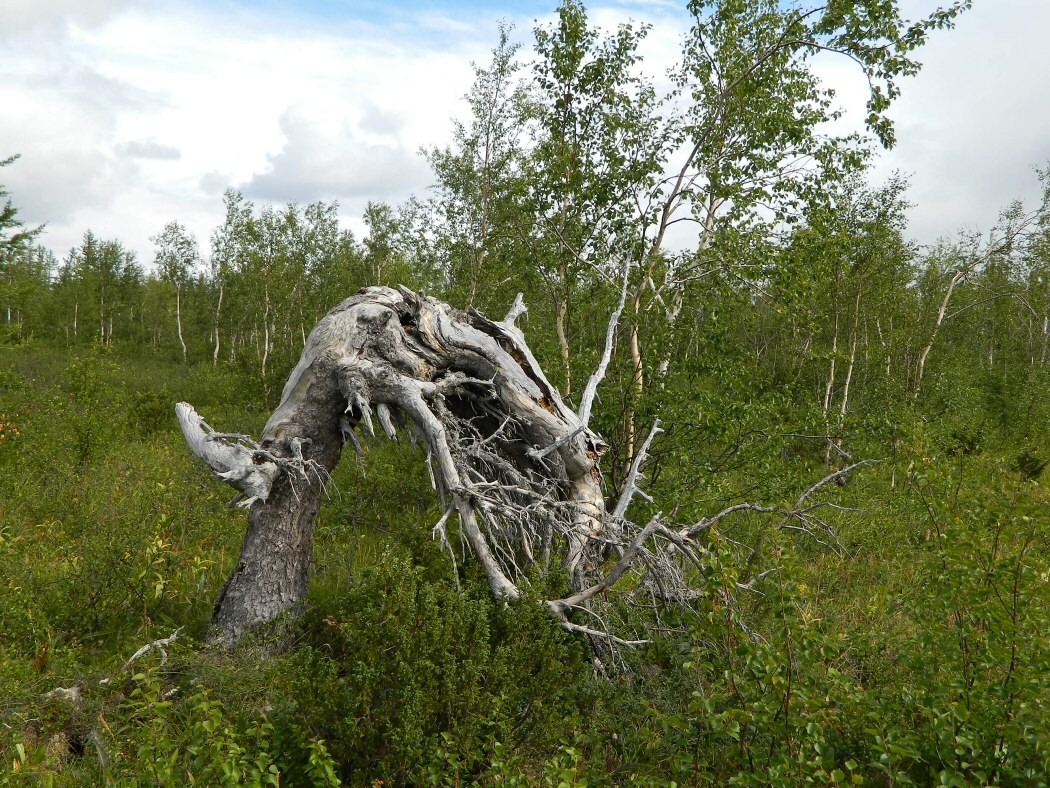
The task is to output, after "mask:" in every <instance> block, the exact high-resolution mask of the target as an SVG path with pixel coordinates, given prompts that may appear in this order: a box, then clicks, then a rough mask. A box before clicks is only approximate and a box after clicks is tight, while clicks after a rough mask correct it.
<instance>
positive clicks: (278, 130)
mask: <svg viewBox="0 0 1050 788" xmlns="http://www.w3.org/2000/svg"><path fill="white" fill-rule="evenodd" d="M908 2H909V3H913V0H908ZM914 4H916V5H917V4H918V3H917V0H914ZM554 5H555V4H554V3H553V2H551V3H550V4H549V7H548V6H544V7H543V8H544V10H545V11H546V10H549V9H553V7H554ZM926 5H928V4H926ZM975 5H976V7H975V9H974V10H973V11H972V12H970V13H969V14H966V15H964V16H963V17H962V19H961V20H960V23H959V29H958V30H956V31H952V32H944V33H937V34H935V35H934V36H933V38H932V40H931V43H930V45H929V46H928V47H927V48H926V49H925V50H924V51H923V52H922V53H921V57H922V59H923V60H924V61H926V63H927V66H926V69H925V70H924V71H923V73H922V74H921V75H920V76H919V77H918V78H916V79H914V80H908V81H905V82H904V83H903V85H902V87H903V89H904V95H903V97H902V98H901V99H900V101H899V102H898V105H897V106H895V108H894V110H893V115H894V117H895V118H897V121H898V138H899V146H898V148H897V149H896V150H895V151H894V152H892V153H891V154H889V155H887V156H885V157H884V158H883V159H882V160H881V162H880V164H879V172H880V173H881V174H887V173H888V172H889V171H890V170H893V169H901V170H904V171H905V172H908V173H912V182H913V184H914V185H913V189H912V190H911V192H910V195H909V196H910V198H911V199H912V201H913V202H915V203H917V208H916V209H915V210H914V211H913V213H912V217H913V221H914V227H913V229H914V231H915V233H916V234H918V235H919V237H920V238H922V239H923V240H932V238H933V237H935V236H936V235H939V234H942V233H947V232H951V231H952V230H954V229H955V228H956V227H958V226H961V225H971V226H972V225H975V224H976V225H980V226H981V227H987V226H989V225H990V224H991V223H992V222H993V221H994V218H995V215H996V212H997V210H998V208H1000V207H1002V206H1004V205H1006V204H1007V203H1009V201H1010V200H1011V199H1013V198H1015V197H1019V196H1030V195H1031V194H1032V193H1033V192H1034V189H1035V178H1034V176H1033V175H1032V173H1031V168H1032V167H1033V166H1036V165H1041V164H1044V163H1045V162H1046V160H1047V159H1050V133H1048V126H1050V104H1048V103H1047V102H1044V101H1041V100H1040V95H1039V88H1038V87H1037V86H1039V85H1042V84H1045V83H1046V82H1048V81H1050V59H1047V58H1046V57H1045V56H1044V55H1043V54H1042V52H1043V44H1042V41H1041V40H1040V39H1041V35H1042V33H1041V31H1044V30H1046V29H1048V28H1050V3H1035V2H1031V0H1028V1H1027V2H1026V0H996V2H995V3H994V4H993V3H988V4H975ZM680 6H681V4H680V3H679V2H677V0H676V2H674V3H673V4H669V3H668V2H667V0H632V1H630V2H624V1H622V0H607V2H605V3H604V4H603V5H597V4H594V5H593V7H592V8H591V9H590V15H591V18H592V21H594V22H596V23H598V24H601V25H603V26H604V27H606V28H607V29H609V28H612V27H614V26H615V25H616V24H617V23H619V22H622V21H625V20H627V19H628V18H630V17H632V16H633V17H635V18H638V17H641V16H645V17H646V18H649V19H650V20H652V21H654V22H655V23H656V24H655V27H654V29H653V30H652V31H651V32H650V34H649V36H648V39H647V41H646V43H645V45H644V54H645V63H646V68H647V70H648V71H649V72H650V73H651V74H652V75H653V76H654V77H656V78H657V79H660V78H661V77H663V73H664V71H665V70H666V68H667V66H669V65H670V64H671V63H672V62H673V61H674V59H675V58H676V57H677V54H678V51H679V46H680V35H681V32H682V31H683V29H684V27H685V24H686V20H685V14H684V13H683V11H682V10H681V8H680ZM271 8H272V9H274V10H271V11H269V12H264V11H255V10H252V9H251V8H250V7H238V6H237V5H234V4H228V3H227V4H204V3H200V2H198V3H196V4H195V3H194V2H193V0H175V1H174V2H173V3H167V4H163V5H161V4H159V3H158V4H151V3H148V2H135V1H134V0H35V1H34V2H30V0H14V1H13V2H12V0H0V20H3V21H2V22H0V106H3V107H4V112H3V113H0V158H4V157H6V156H8V155H11V154H14V153H21V154H23V157H22V159H21V160H20V161H18V162H17V163H15V164H14V165H12V166H10V167H7V168H4V170H3V171H0V179H2V180H0V182H2V183H4V184H5V186H6V187H7V188H8V189H9V190H10V191H11V193H12V196H13V197H14V199H15V202H16V204H17V205H18V206H19V207H20V208H21V210H22V215H23V216H24V217H25V218H26V219H27V221H31V222H34V223H39V222H45V221H46V222H48V223H49V226H48V229H47V232H46V234H45V236H44V238H43V240H44V242H45V243H47V244H49V245H51V246H52V247H53V248H54V249H55V250H56V251H59V250H65V249H67V248H69V246H71V245H73V244H74V243H77V242H78V241H79V239H80V237H81V236H82V234H83V232H84V231H85V230H86V229H88V228H91V229H92V230H94V231H95V232H98V233H99V234H101V235H104V236H106V237H115V238H119V239H121V240H122V241H124V242H125V243H127V244H128V245H129V246H131V247H132V248H134V249H136V250H137V251H138V252H139V254H140V257H142V258H143V259H147V260H148V259H149V258H150V257H151V254H152V246H151V244H150V243H149V242H148V238H149V236H150V235H153V234H155V233H156V232H158V231H159V230H160V229H161V228H162V227H163V225H164V223H165V222H167V221H170V220H172V219H178V220H180V221H182V222H183V223H185V224H187V226H189V227H190V229H192V230H194V231H195V232H196V233H197V234H198V236H199V237H200V238H201V241H202V245H204V246H206V244H207V237H208V235H209V233H210V231H211V229H213V228H214V227H215V226H216V225H217V224H218V223H219V221H220V220H221V214H222V203H221V193H222V191H223V189H225V188H226V187H227V186H230V185H233V186H235V187H237V186H238V185H239V186H240V187H241V188H243V189H244V190H245V192H246V194H248V195H249V196H253V197H255V198H258V199H265V200H271V201H273V202H274V203H278V204H280V203H284V202H287V201H293V200H294V201H299V202H307V201H312V200H316V199H325V200H333V199H337V200H339V201H340V203H341V205H342V211H343V213H344V215H345V216H346V217H353V216H359V215H360V213H361V211H362V210H363V208H364V205H365V203H366V202H367V201H368V200H369V199H381V200H387V201H391V202H396V201H398V200H400V199H403V198H404V197H405V196H407V195H408V194H409V193H417V194H421V193H423V192H424V190H425V188H426V186H427V183H428V180H429V177H428V171H427V168H426V166H425V163H424V162H423V161H422V159H421V158H420V157H419V155H418V150H419V149H420V147H432V146H439V145H442V144H445V143H447V141H448V137H449V132H450V129H451V118H452V117H453V116H458V117H462V116H463V115H464V113H465V104H464V103H463V102H462V101H461V98H462V96H463V95H464V94H465V93H466V92H467V91H468V90H469V88H470V84H471V81H472V76H473V75H472V70H471V65H470V64H471V62H472V61H476V62H478V63H480V64H485V63H487V62H488V60H489V53H490V51H491V49H492V47H493V46H494V45H495V44H496V42H497V24H498V22H499V20H500V18H501V16H502V15H503V13H504V12H503V11H502V9H500V8H497V7H494V9H493V11H492V12H491V13H487V12H485V11H484V10H479V9H478V7H477V6H473V7H472V9H471V10H470V11H469V12H468V11H456V12H453V11H449V12H447V13H444V14H441V13H436V12H433V11H429V12H427V13H421V14H413V13H412V11H413V9H412V8H400V7H399V8H392V9H387V8H384V10H383V11H382V12H381V13H382V15H383V16H382V18H379V17H377V14H378V13H380V12H377V11H376V10H375V8H372V16H371V17H369V18H368V19H367V20H365V19H362V20H353V19H347V18H345V17H344V18H339V19H337V20H336V21H334V22H333V21H332V20H329V19H324V20H321V19H311V18H310V17H309V16H308V15H307V14H306V12H305V11H304V10H302V8H300V9H298V10H295V9H292V10H291V11H289V10H287V9H286V10H284V11H279V10H277V9H279V8H280V7H279V6H277V5H274V6H272V7H271ZM303 8H305V6H304V7H303ZM291 13H295V14H297V16H289V14H291ZM278 14H284V15H283V16H278ZM543 19H544V20H547V21H549V20H550V19H551V16H550V15H549V14H548V15H547V16H545V17H544V18H543ZM1019 20H1020V21H1019ZM511 21H512V22H514V21H516V22H517V28H516V31H515V36H516V37H517V38H519V39H521V40H523V41H525V43H526V46H525V49H524V50H523V53H522V54H523V55H524V56H527V55H528V42H529V41H530V40H531V29H532V27H533V24H534V20H533V19H532V18H531V17H529V18H524V19H518V20H513V19H512V20H511ZM836 68H837V67H836ZM833 70H834V69H833ZM829 73H831V72H829ZM841 73H842V74H845V75H847V76H845V77H843V78H842V79H841V80H840V81H836V85H838V86H840V91H841V98H842V100H843V103H844V104H846V105H849V106H854V107H862V106H863V100H864V96H863V92H864V82H863V77H861V76H859V75H857V74H855V73H853V72H852V71H850V70H849V69H847V68H845V67H843V68H842V72H841ZM850 74H852V76H849V75H850ZM836 79H837V77H836ZM852 122H854V124H856V122H857V121H856V118H854V119H853V120H852Z"/></svg>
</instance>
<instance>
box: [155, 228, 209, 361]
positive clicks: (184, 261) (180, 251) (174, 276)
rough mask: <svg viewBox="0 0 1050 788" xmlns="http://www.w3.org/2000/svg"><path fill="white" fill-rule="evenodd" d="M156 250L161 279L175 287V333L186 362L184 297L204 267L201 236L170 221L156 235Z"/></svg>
mask: <svg viewBox="0 0 1050 788" xmlns="http://www.w3.org/2000/svg"><path fill="white" fill-rule="evenodd" d="M150 240H152V241H153V244H154V246H155V248H156V249H155V252H154V257H153V263H154V265H155V266H156V267H157V275H158V276H159V277H160V279H161V281H164V282H167V283H168V284H170V285H171V286H172V287H174V288H175V332H176V335H177V336H178V339H179V347H180V348H181V349H182V361H183V363H186V362H187V361H188V360H189V357H188V355H187V350H186V339H185V337H184V336H183V330H182V313H183V297H184V290H185V289H186V286H187V285H188V284H189V283H190V282H191V281H192V279H193V278H194V275H195V274H196V273H197V269H198V268H199V266H200V263H201V259H200V251H199V250H198V248H197V239H196V238H194V237H193V235H192V234H190V232H189V231H188V230H187V229H186V228H185V227H183V226H182V225H181V224H179V223H178V222H169V223H168V224H166V225H165V226H164V229H163V230H162V231H161V232H160V233H159V234H158V235H155V236H153V237H152V238H151V239H150Z"/></svg>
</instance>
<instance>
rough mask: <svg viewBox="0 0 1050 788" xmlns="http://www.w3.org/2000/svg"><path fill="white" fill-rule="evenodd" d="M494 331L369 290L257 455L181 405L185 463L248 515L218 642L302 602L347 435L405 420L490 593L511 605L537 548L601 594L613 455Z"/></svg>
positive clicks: (219, 619) (308, 363) (336, 314)
mask: <svg viewBox="0 0 1050 788" xmlns="http://www.w3.org/2000/svg"><path fill="white" fill-rule="evenodd" d="M523 310H524V305H523V304H522V303H521V302H520V301H519V302H516V304H515V306H514V307H513V308H512V310H511V313H510V314H509V315H508V318H507V319H506V320H505V321H503V322H500V323H496V322H493V321H491V320H489V319H488V318H486V317H484V316H483V315H481V314H480V313H477V312H470V313H464V312H459V311H457V310H454V309H452V308H451V307H449V306H448V305H446V304H443V303H441V302H439V301H436V300H434V299H431V298H428V297H426V296H424V295H421V294H417V293H414V292H412V291H409V290H407V289H404V288H402V289H400V290H393V289H390V288H382V287H373V288H366V289H364V290H362V291H361V292H359V293H357V294H356V295H354V296H353V297H351V298H348V299H347V300H346V301H344V302H343V303H341V304H340V305H339V306H337V307H336V308H335V309H333V310H332V311H331V312H329V314H328V315H326V316H325V317H324V318H323V319H322V320H321V322H320V323H318V325H317V326H316V327H315V328H314V330H313V331H312V332H311V334H310V336H309V338H308V340H307V343H306V348H305V350H304V351H303V355H302V357H301V359H300V360H299V363H298V364H297V365H296V367H295V369H294V370H293V371H292V373H291V374H290V375H289V377H288V381H287V383H286V384H285V387H284V391H283V393H282V396H281V402H280V404H279V405H278V407H277V409H276V410H275V411H274V413H273V414H272V415H271V416H270V418H269V420H268V421H267V423H266V426H265V427H264V429H263V432H262V435H261V437H260V440H259V442H258V443H255V442H254V441H252V440H251V439H249V438H246V437H244V436H237V435H224V434H221V433H216V432H214V430H212V429H211V428H210V427H209V426H208V425H207V424H206V423H205V422H204V420H203V419H201V418H200V416H198V415H197V414H196V412H195V411H194V410H193V408H192V407H191V406H189V405H188V404H186V403H180V404H179V405H178V406H177V414H178V417H179V422H180V424H181V425H182V428H183V433H184V434H185V436H186V441H187V443H188V445H189V446H190V449H191V450H192V451H193V452H194V453H195V454H196V455H197V456H198V457H200V458H201V459H202V460H204V461H205V462H206V463H207V464H208V465H209V466H210V467H211V468H212V469H213V470H214V471H215V472H216V474H217V475H218V476H219V478H221V479H222V480H223V481H225V482H226V483H228V484H230V485H231V486H232V487H234V488H235V489H237V490H238V491H239V492H240V494H241V495H242V496H243V497H244V499H245V500H244V501H243V503H242V505H244V506H248V507H250V513H249V524H248V532H247V535H246V537H245V543H244V548H243V551H242V554H241V557H240V560H239V561H238V564H237V567H236V568H235V570H234V572H233V574H232V575H231V577H230V579H229V581H228V582H227V584H226V587H225V588H224V589H223V592H222V594H221V595H220V597H219V599H218V601H217V602H216V606H215V623H216V632H217V634H216V637H217V639H218V640H220V641H222V642H224V643H226V644H227V645H232V644H233V643H235V642H236V641H237V640H238V639H239V638H240V637H241V636H242V635H243V634H244V633H245V632H247V631H249V630H251V629H252V628H254V627H256V626H258V625H259V624H262V623H264V622H267V621H271V620H273V619H274V618H275V617H277V616H278V615H280V614H281V613H282V612H284V611H287V610H291V609H293V608H294V607H295V606H296V605H298V604H299V602H300V601H301V600H302V598H303V597H304V596H305V594H306V590H307V584H308V578H309V566H310V559H311V551H312V546H313V534H314V527H315V523H316V516H317V510H318V508H319V505H320V500H321V495H322V494H323V487H324V480H325V479H326V478H327V474H328V472H329V471H330V470H331V469H332V468H334V467H335V464H336V463H337V462H338V460H339V456H340V454H341V451H342V446H343V442H344V440H348V439H349V440H352V442H354V443H356V442H357V441H356V438H354V437H353V431H354V430H355V429H358V428H364V429H367V430H368V431H369V432H370V433H372V434H375V429H374V424H373V413H372V412H373V410H375V416H376V418H377V419H378V421H379V423H380V426H381V427H382V429H383V431H384V432H385V433H386V434H387V435H388V436H391V437H393V436H394V435H395V434H396V431H395V428H394V421H395V420H396V419H398V418H400V419H402V420H405V421H407V422H408V423H410V424H411V425H412V427H413V428H414V430H415V431H416V432H418V434H419V435H421V436H422V438H423V441H424V443H425V445H426V448H427V449H428V451H429V452H430V455H431V456H432V457H433V459H434V461H435V462H434V467H435V470H436V473H437V479H436V481H437V483H438V486H439V488H440V489H442V490H444V491H446V492H447V494H448V495H449V496H450V497H451V500H452V504H453V506H454V507H455V509H456V511H457V513H458V515H459V521H460V527H461V529H462V533H463V535H464V536H465V538H466V540H467V542H468V543H469V545H470V547H471V549H472V551H473V553H474V555H475V557H476V558H477V560H478V561H479V562H480V563H481V565H482V567H483V568H484V570H485V574H486V577H487V578H488V582H489V586H490V588H491V590H492V592H493V594H495V595H497V596H499V597H502V598H507V599H517V598H518V597H519V596H520V591H519V589H518V586H517V582H518V581H519V578H520V574H521V567H522V566H524V565H526V564H527V563H528V562H530V561H532V560H535V556H536V552H535V550H534V547H535V546H538V545H542V544H548V545H549V543H550V541H551V540H552V539H561V540H562V541H563V542H564V544H565V545H566V549H565V551H564V556H565V564H566V566H567V568H568V569H569V571H570V573H571V577H572V578H573V584H574V586H575V587H578V588H585V587H589V586H591V585H593V584H594V582H596V580H597V578H596V575H595V573H596V572H597V569H598V565H599V563H600V551H599V550H598V549H597V548H595V547H594V541H595V538H596V537H597V536H598V535H600V534H601V532H602V530H603V528H604V522H605V514H606V513H605V500H604V496H603V494H602V491H601V477H600V474H599V472H598V468H597V463H598V460H599V458H600V457H601V455H602V453H603V452H604V451H605V449H606V444H605V443H604V442H603V441H602V440H601V438H600V437H599V436H598V435H596V434H595V433H594V432H592V431H591V430H590V429H588V428H587V426H586V425H585V424H584V423H582V422H581V421H580V419H579V417H578V416H577V415H576V414H575V413H574V412H573V411H572V410H571V409H570V408H569V407H568V406H566V405H565V403H564V402H563V401H562V399H561V396H560V395H559V393H558V391H557V389H556V388H555V387H554V386H553V385H551V383H550V382H549V381H548V380H547V378H546V376H545V375H544V374H543V371H542V370H541V369H540V366H539V364H538V363H537V361H536V359H535V357H534V356H533V354H532V352H531V351H530V350H529V347H528V345H527V343H526V342H525V339H524V336H523V335H522V334H521V332H520V331H519V330H518V329H517V328H516V327H515V326H514V323H513V320H514V318H515V317H516V316H517V315H518V314H520V313H521V312H522V311H523Z"/></svg>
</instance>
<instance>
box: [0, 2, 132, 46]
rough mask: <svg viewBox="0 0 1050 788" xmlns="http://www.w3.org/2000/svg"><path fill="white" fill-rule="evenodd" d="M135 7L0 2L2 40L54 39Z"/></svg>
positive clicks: (97, 4)
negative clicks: (41, 36) (31, 36)
mask: <svg viewBox="0 0 1050 788" xmlns="http://www.w3.org/2000/svg"><path fill="white" fill-rule="evenodd" d="M133 4H134V0H0V19H2V20H3V24H2V25H0V40H3V39H11V38H15V37H18V36H25V35H27V34H36V33H43V34H47V35H54V34H55V33H57V32H61V31H62V30H63V29H64V28H66V27H67V26H70V25H79V26H83V27H91V26H93V25H98V24H102V23H103V22H105V21H106V20H107V19H109V18H110V17H112V16H113V15H114V14H117V13H119V12H120V11H122V10H124V9H125V8H127V7H129V6H131V5H133Z"/></svg>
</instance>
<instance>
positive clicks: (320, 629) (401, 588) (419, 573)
mask: <svg viewBox="0 0 1050 788" xmlns="http://www.w3.org/2000/svg"><path fill="white" fill-rule="evenodd" d="M536 602H537V601H536V600H533V599H529V600H524V601H522V602H521V603H519V604H517V605H515V606H514V607H512V608H504V607H503V606H502V605H500V604H499V603H496V602H494V601H493V600H492V598H491V595H490V594H489V592H488V590H487V588H486V587H485V586H484V584H483V582H482V581H481V579H480V578H475V579H471V580H469V581H467V582H466V584H465V585H464V587H463V590H462V591H460V590H457V588H456V585H455V584H454V583H453V582H452V581H451V579H450V578H448V576H447V575H445V576H444V578H442V579H440V580H437V581H431V580H427V579H426V572H425V570H424V569H423V568H422V567H419V566H414V565H413V564H412V562H411V561H410V560H409V559H408V558H407V557H406V556H405V555H403V554H398V553H394V552H388V553H386V554H385V555H383V556H381V557H380V559H379V560H378V561H377V563H376V564H375V565H374V566H373V567H370V568H369V569H367V570H366V571H365V572H364V573H362V574H361V575H359V576H357V577H356V578H355V581H354V582H353V584H352V585H351V587H350V588H349V589H348V590H347V591H346V592H345V593H343V594H341V595H340V596H339V597H337V598H335V599H333V600H332V601H331V603H330V606H325V607H320V608H317V609H315V610H313V611H311V613H310V614H309V616H308V618H307V622H306V626H307V628H308V631H309V634H308V635H307V640H308V641H309V642H311V643H313V644H314V645H313V646H312V647H310V648H305V647H304V648H301V649H300V650H299V652H298V653H297V654H296V655H295V656H294V657H292V658H290V663H291V664H290V666H289V669H288V672H289V674H290V675H291V676H292V677H293V678H292V680H291V681H290V682H289V683H288V685H287V686H286V687H283V688H282V692H281V693H280V695H279V696H274V697H272V699H271V703H272V704H273V706H274V716H273V718H274V721H275V725H276V727H277V729H278V731H281V732H282V733H281V735H282V736H283V737H284V738H285V739H288V740H297V741H309V740H312V739H314V738H318V737H319V738H323V739H324V740H325V742H326V746H327V748H328V750H329V752H331V754H332V756H333V757H334V758H335V760H336V762H338V763H339V764H340V765H341V766H340V773H341V776H342V778H343V779H344V780H346V781H347V782H348V783H350V784H368V783H370V782H371V780H372V779H374V778H377V777H380V778H383V779H385V780H393V781H394V782H396V783H403V782H408V783H412V784H421V783H427V784H446V783H448V782H452V781H455V780H457V779H458V780H469V779H471V777H472V776H474V777H477V776H479V775H481V774H483V773H484V771H485V769H486V767H487V765H488V762H489V760H490V759H491V757H492V755H493V752H494V749H493V748H494V747H495V746H496V744H497V743H501V744H504V745H505V744H506V743H507V742H508V741H515V742H521V741H523V740H528V741H530V742H531V743H532V746H540V747H543V746H545V745H544V742H546V741H557V738H556V737H557V736H558V735H559V734H560V733H562V732H564V731H565V730H566V727H565V726H566V717H567V716H568V715H571V714H572V713H573V712H574V711H576V708H577V707H576V704H577V703H579V701H578V700H577V698H579V696H580V692H581V684H583V683H584V677H585V675H586V667H585V666H586V663H585V660H584V654H583V649H582V648H581V645H580V644H579V643H577V642H574V641H573V640H572V639H571V638H569V637H568V636H567V635H565V634H564V633H563V632H561V631H560V630H559V629H558V628H557V627H556V625H555V624H554V622H553V621H551V620H550V619H549V617H548V615H547V613H546V612H545V611H544V610H543V609H542V607H541V605H539V604H537V603H536Z"/></svg>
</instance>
